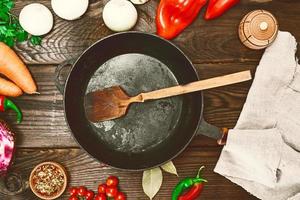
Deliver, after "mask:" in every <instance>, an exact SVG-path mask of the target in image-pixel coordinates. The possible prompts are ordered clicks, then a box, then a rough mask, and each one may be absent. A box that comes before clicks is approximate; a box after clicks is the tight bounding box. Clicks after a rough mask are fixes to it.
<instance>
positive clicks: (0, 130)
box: [0, 120, 15, 175]
mask: <svg viewBox="0 0 300 200" xmlns="http://www.w3.org/2000/svg"><path fill="white" fill-rule="evenodd" d="M14 136H15V134H14V133H13V132H12V131H11V130H10V129H9V127H8V125H7V123H6V122H4V121H3V120H0V175H4V174H6V172H7V171H8V169H9V167H10V165H11V162H12V159H13V154H14V148H15V141H14Z"/></svg>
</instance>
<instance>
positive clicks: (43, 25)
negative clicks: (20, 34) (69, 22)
mask: <svg viewBox="0 0 300 200" xmlns="http://www.w3.org/2000/svg"><path fill="white" fill-rule="evenodd" d="M19 21H20V25H21V26H22V28H23V29H24V30H25V31H27V32H28V33H30V34H31V35H35V36H41V35H45V34H47V33H49V32H50V31H51V29H52V27H53V16H52V13H51V12H50V10H49V9H48V8H47V7H46V6H44V5H43V4H40V3H32V4H29V5H27V6H25V7H24V8H23V9H22V10H21V12H20V15H19Z"/></svg>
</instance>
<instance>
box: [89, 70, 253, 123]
mask: <svg viewBox="0 0 300 200" xmlns="http://www.w3.org/2000/svg"><path fill="white" fill-rule="evenodd" d="M250 79H251V73H250V71H249V70H248V71H243V72H238V73H234V74H229V75H225V76H219V77H215V78H210V79H206V80H201V81H196V82H192V83H189V84H186V85H178V86H174V87H169V88H164V89H160V90H155V91H151V92H147V93H140V94H138V95H137V96H134V97H130V96H128V95H127V94H126V93H125V91H124V90H123V89H122V88H121V87H120V86H113V87H110V88H106V89H103V90H97V91H94V92H91V93H88V94H87V95H86V96H85V99H84V106H85V112H86V115H87V117H88V119H89V120H90V121H92V122H99V121H105V120H110V119H115V118H119V117H121V116H123V115H125V114H126V111H127V109H128V106H129V105H130V104H131V103H138V102H144V101H147V100H150V99H161V98H166V97H171V96H177V95H181V94H186V93H191V92H195V91H200V90H205V89H210V88H215V87H220V86H224V85H230V84H234V83H239V82H244V81H247V80H250Z"/></svg>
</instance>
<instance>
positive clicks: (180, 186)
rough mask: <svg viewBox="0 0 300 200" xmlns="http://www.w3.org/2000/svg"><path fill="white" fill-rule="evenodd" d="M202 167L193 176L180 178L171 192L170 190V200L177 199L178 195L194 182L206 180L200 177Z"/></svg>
mask: <svg viewBox="0 0 300 200" xmlns="http://www.w3.org/2000/svg"><path fill="white" fill-rule="evenodd" d="M203 168H204V167H203V166H202V167H201V168H200V169H199V171H198V174H197V176H196V177H195V178H190V177H188V178H185V179H183V180H181V181H180V182H179V183H178V184H177V185H176V187H175V188H174V190H173V192H172V200H178V198H179V196H180V195H181V194H182V193H183V191H185V190H186V189H188V188H191V187H192V186H194V185H195V184H199V183H203V182H207V181H206V180H205V179H203V178H200V171H201V170H202V169H203Z"/></svg>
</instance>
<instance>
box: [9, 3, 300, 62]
mask: <svg viewBox="0 0 300 200" xmlns="http://www.w3.org/2000/svg"><path fill="white" fill-rule="evenodd" d="M107 1H108V0H103V1H91V3H90V7H89V10H88V12H87V13H86V14H85V16H84V17H83V18H81V19H79V20H76V21H65V20H62V19H59V18H58V17H56V16H55V26H54V29H53V31H52V32H51V33H50V34H49V35H47V36H46V37H45V38H44V39H43V43H42V45H41V46H36V47H33V46H31V45H28V44H27V43H24V44H19V45H17V46H16V50H17V51H18V53H19V54H20V55H21V56H22V58H23V59H24V60H25V61H26V62H27V63H31V64H32V63H35V64H37V63H38V64H42V63H44V64H50V63H60V62H62V61H64V60H66V59H70V58H73V57H77V56H78V55H79V54H81V53H82V51H83V50H84V49H86V48H87V47H88V46H89V45H91V44H92V43H94V42H95V41H97V40H99V39H101V38H103V37H104V36H107V35H109V34H112V32H111V31H109V30H108V29H107V28H106V27H105V25H104V23H103V20H102V18H101V13H102V9H103V6H104V4H105V2H107ZM31 2H35V1H33V0H24V1H23V0H16V8H15V10H14V12H15V13H16V14H18V13H19V12H20V10H21V8H23V6H24V5H26V4H29V3H31ZM39 2H41V3H43V4H45V5H47V6H48V7H49V8H51V6H50V1H49V0H41V1H39ZM157 4H158V0H151V1H150V2H149V3H147V4H145V5H141V6H137V8H138V12H139V21H138V23H137V25H136V27H135V28H134V30H138V31H144V32H150V33H154V32H155V15H156V13H155V11H156V7H157ZM253 9H267V10H269V11H271V12H272V13H274V14H275V16H276V17H277V19H278V21H279V25H280V29H281V30H288V31H291V32H292V33H293V34H294V35H295V36H296V38H300V26H299V23H300V15H298V11H299V9H300V1H280V0H273V1H271V2H268V3H263V4H262V3H257V2H251V1H249V0H242V1H241V3H240V4H239V5H237V6H236V7H234V8H233V9H232V10H230V11H229V12H227V13H226V14H225V15H224V16H222V17H221V18H219V19H216V20H212V21H205V20H204V19H203V17H202V16H203V13H204V9H203V11H202V12H201V14H200V15H199V17H198V19H197V20H196V21H195V22H194V23H193V24H192V25H191V26H190V27H188V28H187V29H186V30H185V31H184V32H183V33H182V34H181V35H180V36H179V37H177V38H176V39H175V40H174V43H175V44H177V45H178V46H179V47H180V48H181V49H182V50H183V51H184V52H185V53H186V54H187V55H188V56H189V57H190V58H191V60H192V61H193V62H194V63H211V62H214V63H216V62H234V61H239V62H244V61H257V60H258V59H259V58H260V55H261V53H262V51H253V50H249V49H247V48H246V47H244V46H243V45H242V44H241V43H240V41H239V39H238V36H237V27H238V24H239V21H240V20H241V18H242V17H243V16H244V15H245V14H246V13H247V12H249V11H251V10H253ZM283 10H285V11H286V12H282V11H283ZM298 55H300V54H299V53H298Z"/></svg>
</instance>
